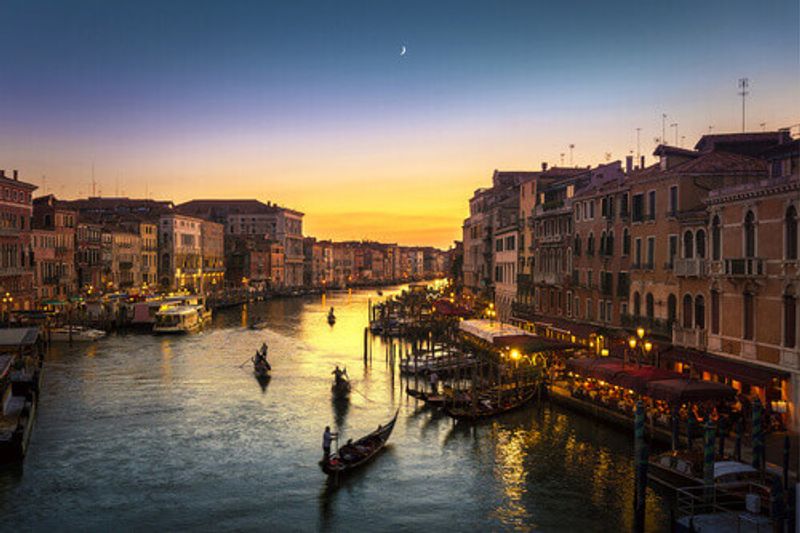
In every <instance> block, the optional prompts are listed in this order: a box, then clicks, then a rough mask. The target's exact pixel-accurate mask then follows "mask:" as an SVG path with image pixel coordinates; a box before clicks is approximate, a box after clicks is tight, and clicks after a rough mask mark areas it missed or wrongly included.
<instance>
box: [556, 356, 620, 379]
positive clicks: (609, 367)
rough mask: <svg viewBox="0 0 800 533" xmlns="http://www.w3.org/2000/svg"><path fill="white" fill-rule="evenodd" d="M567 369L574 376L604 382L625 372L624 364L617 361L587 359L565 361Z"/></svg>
mask: <svg viewBox="0 0 800 533" xmlns="http://www.w3.org/2000/svg"><path fill="white" fill-rule="evenodd" d="M567 367H568V368H570V369H571V370H573V371H574V372H575V373H576V374H580V375H582V376H587V377H593V378H596V379H601V380H604V381H610V380H613V379H614V377H615V376H616V375H617V374H619V373H620V372H624V371H625V364H624V363H623V362H622V361H620V360H619V359H593V358H589V357H581V358H573V359H567Z"/></svg>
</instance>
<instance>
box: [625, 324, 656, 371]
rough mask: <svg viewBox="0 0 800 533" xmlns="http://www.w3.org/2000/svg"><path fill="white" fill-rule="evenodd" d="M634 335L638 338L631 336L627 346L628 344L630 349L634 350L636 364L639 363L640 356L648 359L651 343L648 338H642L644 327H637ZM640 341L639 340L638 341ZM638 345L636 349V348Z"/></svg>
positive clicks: (651, 348) (651, 347)
mask: <svg viewBox="0 0 800 533" xmlns="http://www.w3.org/2000/svg"><path fill="white" fill-rule="evenodd" d="M636 335H637V336H638V337H639V340H637V339H636V337H631V338H630V339H628V346H630V348H631V351H632V352H633V351H635V352H636V364H637V365H641V360H642V356H644V358H645V359H647V360H649V359H650V352H651V351H652V350H653V343H652V342H650V340H649V339H644V338H643V337H644V328H637V330H636ZM640 341H641V342H640ZM637 346H638V348H639V349H638V350H637V349H636V348H637Z"/></svg>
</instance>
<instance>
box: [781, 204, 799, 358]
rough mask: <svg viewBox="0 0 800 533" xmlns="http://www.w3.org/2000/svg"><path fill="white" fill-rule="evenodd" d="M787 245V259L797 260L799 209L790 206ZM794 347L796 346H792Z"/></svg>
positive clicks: (787, 220) (788, 210)
mask: <svg viewBox="0 0 800 533" xmlns="http://www.w3.org/2000/svg"><path fill="white" fill-rule="evenodd" d="M785 226H786V231H785V233H786V245H785V247H784V256H785V257H786V259H797V209H796V208H795V206H793V205H790V206H789V209H787V210H786V220H785ZM792 346H794V345H792Z"/></svg>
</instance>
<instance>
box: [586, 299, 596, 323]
mask: <svg viewBox="0 0 800 533" xmlns="http://www.w3.org/2000/svg"><path fill="white" fill-rule="evenodd" d="M593 311H594V309H593V308H592V299H591V298H586V319H587V320H591V319H592V318H593V317H592V312H593Z"/></svg>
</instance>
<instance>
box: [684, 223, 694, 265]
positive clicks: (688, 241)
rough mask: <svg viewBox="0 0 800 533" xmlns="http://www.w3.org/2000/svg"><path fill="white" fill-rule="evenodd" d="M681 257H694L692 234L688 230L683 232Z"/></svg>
mask: <svg viewBox="0 0 800 533" xmlns="http://www.w3.org/2000/svg"><path fill="white" fill-rule="evenodd" d="M683 257H685V258H686V259H691V258H692V257H694V235H693V234H692V232H691V231H689V230H686V233H684V234H683Z"/></svg>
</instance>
